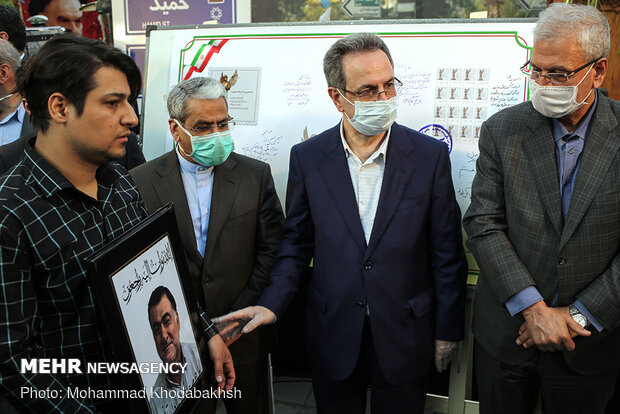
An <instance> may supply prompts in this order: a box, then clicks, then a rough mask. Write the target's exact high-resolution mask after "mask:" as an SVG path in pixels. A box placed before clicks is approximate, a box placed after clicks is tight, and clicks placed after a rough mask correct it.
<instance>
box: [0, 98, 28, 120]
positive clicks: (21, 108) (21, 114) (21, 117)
mask: <svg viewBox="0 0 620 414" xmlns="http://www.w3.org/2000/svg"><path fill="white" fill-rule="evenodd" d="M25 114H26V108H24V103H23V102H22V103H20V104H19V106H18V107H17V109H16V110H15V111H13V112H11V113H10V114H9V115H7V116H6V117H5V118H4V119H3V120H2V121H0V125H4V124H6V123H7V122H9V121H10V120H12V119H13V118H14V117H15V118H16V119H17V120H18V121H19V123H20V124H23V123H24V115H25Z"/></svg>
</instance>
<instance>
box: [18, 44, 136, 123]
mask: <svg viewBox="0 0 620 414" xmlns="http://www.w3.org/2000/svg"><path fill="white" fill-rule="evenodd" d="M22 65H23V66H24V69H23V70H22V71H19V72H18V76H17V88H18V91H19V92H20V93H21V94H22V96H23V97H24V98H25V99H26V101H27V102H28V107H29V109H30V111H31V114H30V116H31V119H32V123H33V124H34V126H35V127H36V128H38V129H40V130H41V131H42V132H45V131H46V130H47V128H48V127H49V123H50V119H51V118H50V114H49V111H48V108H47V101H48V100H49V97H50V96H51V95H52V94H53V93H55V92H59V93H61V94H63V95H64V97H65V98H67V100H68V101H69V102H70V103H71V104H72V105H73V106H74V107H75V109H76V110H77V113H78V115H81V114H82V111H83V110H84V102H85V101H86V96H87V95H88V93H89V92H90V91H92V90H93V89H95V88H96V87H97V85H96V83H95V78H94V75H95V72H97V71H98V70H99V69H100V68H102V67H104V66H105V67H111V68H114V69H118V70H119V71H121V72H123V73H124V74H125V76H127V82H128V83H129V89H130V91H131V92H130V96H129V101H130V102H132V103H133V101H134V100H135V99H136V98H137V96H138V93H139V92H140V83H141V77H140V70H139V69H138V67H137V66H136V63H135V62H134V61H133V59H132V58H130V57H129V56H127V55H126V54H124V53H123V52H121V51H120V50H118V49H115V48H114V47H112V46H108V45H106V44H105V43H103V42H100V41H99V40H92V39H87V38H85V37H80V36H76V35H74V34H70V33H68V34H63V35H60V36H56V37H54V38H52V39H50V40H48V41H47V42H46V43H45V44H44V45H43V46H41V48H40V49H39V50H38V51H37V53H36V54H35V55H34V56H32V57H31V58H30V59H28V60H27V61H26V62H24V63H23V64H22Z"/></svg>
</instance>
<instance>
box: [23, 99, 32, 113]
mask: <svg viewBox="0 0 620 414" xmlns="http://www.w3.org/2000/svg"><path fill="white" fill-rule="evenodd" d="M22 104H24V109H25V110H26V112H28V115H30V105H28V101H27V100H26V98H22Z"/></svg>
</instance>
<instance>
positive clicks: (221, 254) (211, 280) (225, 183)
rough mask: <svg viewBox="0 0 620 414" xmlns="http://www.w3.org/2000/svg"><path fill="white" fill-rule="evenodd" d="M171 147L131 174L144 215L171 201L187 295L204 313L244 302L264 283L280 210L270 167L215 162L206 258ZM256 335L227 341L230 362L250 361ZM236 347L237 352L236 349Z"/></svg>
mask: <svg viewBox="0 0 620 414" xmlns="http://www.w3.org/2000/svg"><path fill="white" fill-rule="evenodd" d="M179 168H180V167H179V160H178V158H177V155H176V152H175V150H172V151H170V152H168V153H166V154H164V155H162V156H161V157H159V158H156V159H154V160H152V161H150V162H147V163H146V164H143V165H141V166H139V167H137V168H134V169H133V170H131V171H130V173H131V175H132V177H133V178H134V180H135V182H136V185H137V186H138V190H139V191H140V194H141V195H142V198H143V199H144V204H145V206H146V208H147V210H148V211H149V212H151V213H152V212H153V211H155V210H156V209H158V208H159V207H161V206H163V205H165V204H167V203H169V202H172V203H174V210H175V216H176V219H177V224H178V227H179V231H180V234H181V240H182V243H183V250H184V251H185V256H186V258H187V262H188V267H189V274H190V278H191V280H192V283H193V287H194V292H195V293H196V295H200V294H201V297H200V298H199V299H200V301H201V303H202V305H203V306H204V309H205V311H206V313H207V315H208V316H210V317H215V316H220V315H224V314H226V313H228V312H230V311H232V310H237V309H241V308H244V307H246V306H251V305H254V304H255V303H256V300H257V299H258V297H259V296H260V294H261V293H262V291H263V289H264V288H265V286H267V284H268V282H269V271H270V269H271V262H272V260H273V257H274V256H275V253H276V250H277V248H278V244H279V242H280V237H281V234H282V221H283V219H284V215H283V213H282V207H281V204H280V200H279V199H278V196H277V194H276V191H275V188H274V185H273V178H272V176H271V170H270V168H269V165H268V164H266V163H264V162H261V161H257V160H254V159H252V158H248V157H244V156H243V155H239V154H236V153H232V154H231V155H230V157H229V158H228V159H227V160H226V162H224V163H223V164H221V165H219V166H217V167H215V169H214V177H213V193H212V197H211V213H210V218H209V230H208V233H207V245H206V248H205V257H204V259H203V257H202V256H201V255H200V253H199V251H198V248H197V246H196V238H195V237H194V228H193V225H192V219H191V215H190V212H189V207H188V205H187V198H186V196H185V190H184V187H183V181H182V178H181V173H180V170H179ZM257 341H258V338H257V336H256V335H249V336H248V337H244V338H242V339H240V340H239V341H237V342H235V343H234V344H233V345H232V346H231V351H233V350H235V349H236V350H237V352H234V353H233V358H234V361H235V364H240V363H244V362H251V361H256V360H257V359H258V357H259V352H258V342H257ZM240 348H243V351H240V350H239V349H240Z"/></svg>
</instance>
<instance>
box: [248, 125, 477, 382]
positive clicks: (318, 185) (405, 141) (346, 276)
mask: <svg viewBox="0 0 620 414" xmlns="http://www.w3.org/2000/svg"><path fill="white" fill-rule="evenodd" d="M286 207H287V208H286V210H287V211H286V213H287V215H286V219H285V222H284V235H283V239H282V242H281V244H280V247H279V249H278V254H277V256H276V260H275V262H274V267H273V270H272V273H271V281H270V285H269V286H268V287H267V288H266V290H265V291H264V292H263V295H262V296H261V298H260V300H259V301H258V304H259V305H262V306H266V307H267V308H269V309H271V310H273V311H274V312H275V313H276V315H278V316H279V315H281V314H282V312H283V311H284V309H285V308H286V306H287V305H288V303H289V302H290V300H291V298H292V297H293V295H294V293H295V291H296V289H297V286H298V284H299V282H300V278H301V277H302V275H303V274H304V272H305V271H306V269H307V268H308V266H309V263H310V260H311V259H314V272H313V274H312V276H311V280H310V282H309V290H308V298H307V301H306V312H305V324H304V329H305V338H306V344H307V347H308V352H309V354H310V357H311V359H312V362H313V368H314V369H317V370H320V372H321V373H323V374H324V375H327V376H328V377H329V378H330V379H332V380H334V381H339V380H343V379H344V378H346V377H348V376H349V375H350V374H351V373H352V371H353V369H354V367H355V365H356V363H357V360H358V356H359V350H360V345H361V339H362V331H363V326H364V318H365V315H366V310H365V305H366V304H368V306H369V310H370V325H371V329H372V335H373V340H374V345H375V348H376V352H377V357H378V360H379V364H380V366H381V369H382V372H383V374H384V375H385V377H386V378H387V379H388V380H389V381H390V382H393V383H396V384H398V383H403V382H409V381H411V380H413V379H415V378H417V377H420V376H423V375H426V374H428V372H429V371H430V368H431V363H432V358H433V353H434V340H435V339H436V338H437V339H444V340H449V341H458V340H460V339H462V337H463V331H464V318H463V314H464V303H465V279H466V262H465V256H464V252H463V246H462V241H461V225H460V211H459V208H458V205H457V203H456V200H455V196H454V189H453V186H452V177H451V173H450V159H449V153H448V147H447V146H446V145H445V144H443V143H441V142H439V141H437V140H434V139H432V138H430V137H427V136H424V135H422V134H420V133H418V132H416V131H413V130H411V129H409V128H406V127H403V126H400V125H398V124H394V125H393V126H392V131H391V135H390V140H389V143H388V147H387V154H386V165H385V174H384V178H383V184H382V188H381V194H380V198H379V204H378V207H377V213H376V216H375V222H374V226H373V229H372V233H371V237H370V241H369V243H368V245H366V239H365V237H364V232H363V229H362V224H361V221H360V217H359V211H358V207H357V202H356V198H355V193H354V190H353V185H352V183H351V176H350V173H349V169H348V165H347V161H346V158H345V150H344V148H343V145H342V142H341V138H340V129H339V126H335V127H333V128H331V129H329V130H327V131H325V132H323V133H321V134H320V135H317V136H316V137H313V138H311V139H309V140H307V141H305V142H303V143H300V144H298V145H295V146H294V147H293V148H292V150H291V158H290V167H289V180H288V189H287V196H286Z"/></svg>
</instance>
